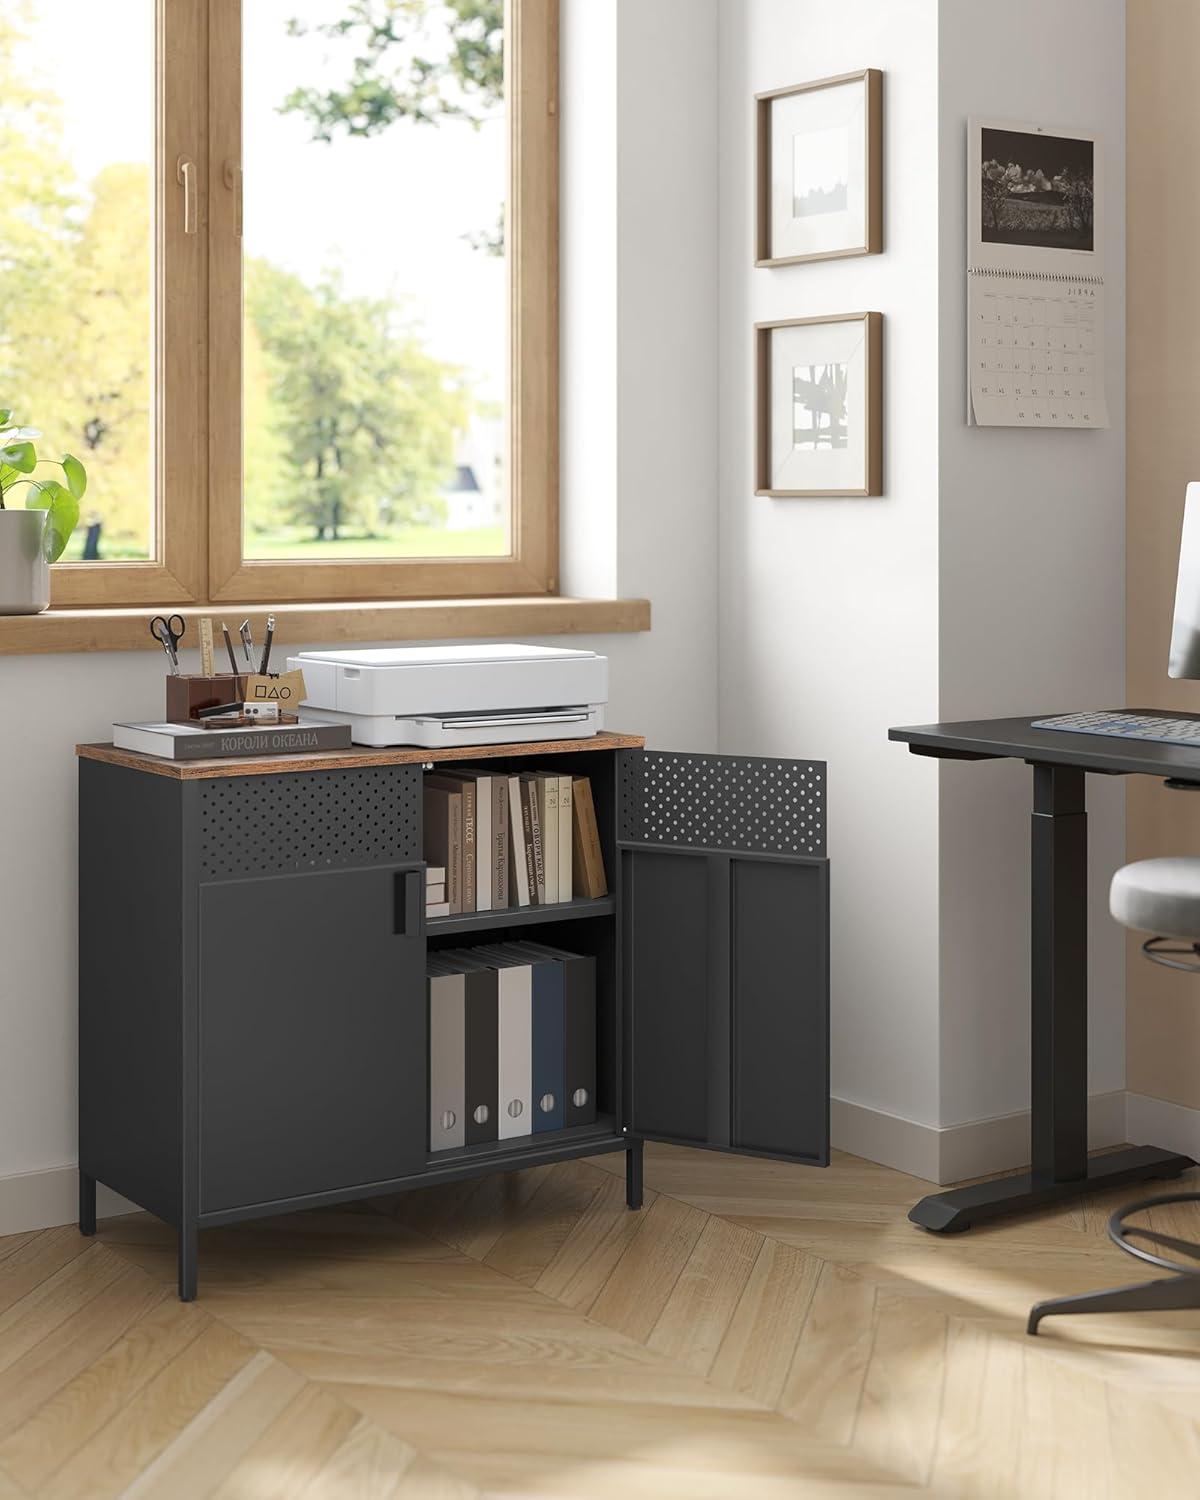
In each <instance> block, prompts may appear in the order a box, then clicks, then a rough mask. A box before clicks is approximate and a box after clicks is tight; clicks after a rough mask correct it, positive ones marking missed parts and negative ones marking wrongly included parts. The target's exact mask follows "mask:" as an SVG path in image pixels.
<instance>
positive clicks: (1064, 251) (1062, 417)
mask: <svg viewBox="0 0 1200 1500" xmlns="http://www.w3.org/2000/svg"><path fill="white" fill-rule="evenodd" d="M967 144H968V149H967V163H968V193H967V207H968V212H967V368H968V379H967V420H968V421H969V422H974V423H977V424H978V425H980V426H986V427H1081V428H1082V427H1107V426H1108V407H1107V403H1106V400H1105V380H1104V372H1105V363H1104V328H1105V298H1104V273H1103V266H1102V263H1101V246H1102V243H1103V241H1102V239H1101V218H1100V212H1099V209H1100V208H1101V206H1102V205H1101V203H1100V197H1099V194H1098V190H1097V184H1098V181H1099V172H1098V168H1099V143H1098V141H1097V138H1096V137H1095V136H1091V135H1084V134H1082V133H1080V132H1073V133H1071V134H1069V135H1066V134H1055V133H1052V132H1050V131H1048V130H1044V129H1043V128H1042V127H1041V126H1038V125H1011V124H993V123H990V122H987V121H982V120H972V121H970V122H969V125H968V139H967Z"/></svg>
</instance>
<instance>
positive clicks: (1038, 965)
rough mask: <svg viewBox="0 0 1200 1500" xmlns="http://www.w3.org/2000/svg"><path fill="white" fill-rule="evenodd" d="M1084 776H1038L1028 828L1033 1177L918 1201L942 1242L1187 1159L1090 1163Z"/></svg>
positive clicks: (1120, 1154)
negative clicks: (977, 1226) (991, 1222)
mask: <svg viewBox="0 0 1200 1500" xmlns="http://www.w3.org/2000/svg"><path fill="white" fill-rule="evenodd" d="M1083 778H1084V772H1083V771H1082V770H1079V769H1078V768H1077V767H1074V766H1041V765H1035V766H1034V768H1033V816H1032V820H1031V828H1030V858H1031V872H1030V873H1031V881H1030V887H1031V901H1030V938H1031V942H1030V953H1031V970H1030V976H1029V978H1030V1004H1031V1017H1030V1021H1031V1049H1032V1052H1031V1058H1030V1078H1031V1090H1030V1093H1031V1098H1030V1113H1031V1122H1030V1135H1031V1141H1030V1146H1031V1153H1030V1154H1031V1156H1032V1160H1033V1168H1032V1171H1029V1172H1024V1173H1022V1174H1021V1175H1020V1176H1019V1177H1004V1178H1001V1179H999V1180H996V1181H991V1182H980V1183H976V1184H975V1185H974V1186H972V1187H967V1188H952V1189H951V1190H950V1191H949V1192H948V1193H932V1194H931V1195H930V1196H929V1197H928V1198H922V1199H921V1201H920V1203H918V1204H917V1205H916V1206H915V1207H914V1208H913V1209H912V1210H911V1211H910V1213H909V1216H908V1217H909V1218H910V1219H911V1220H912V1221H913V1223H914V1224H919V1225H920V1226H921V1227H922V1228H923V1229H931V1230H934V1231H936V1232H938V1233H942V1234H951V1233H955V1232H956V1231H959V1230H963V1229H969V1228H970V1227H971V1225H972V1224H978V1223H982V1222H983V1221H985V1220H987V1219H995V1218H999V1217H1001V1216H1003V1215H1006V1214H1017V1213H1026V1212H1029V1211H1030V1210H1033V1209H1037V1208H1043V1207H1046V1206H1048V1205H1050V1204H1053V1203H1056V1202H1059V1201H1060V1200H1062V1199H1064V1198H1077V1197H1080V1196H1082V1195H1083V1194H1084V1193H1088V1192H1095V1191H1098V1190H1100V1189H1101V1188H1108V1187H1119V1186H1121V1185H1123V1184H1124V1183H1127V1182H1142V1181H1144V1180H1145V1179H1147V1178H1150V1177H1177V1176H1178V1175H1179V1174H1180V1172H1182V1171H1184V1170H1186V1169H1187V1168H1188V1167H1191V1166H1194V1165H1195V1163H1194V1162H1193V1161H1192V1159H1191V1157H1188V1156H1179V1155H1177V1154H1176V1153H1174V1152H1170V1151H1160V1150H1159V1149H1158V1148H1157V1147H1155V1146H1134V1147H1131V1148H1129V1149H1128V1150H1125V1151H1116V1152H1112V1153H1110V1154H1109V1155H1106V1156H1101V1157H1097V1158H1096V1159H1095V1160H1092V1161H1089V1160H1088V1154H1087V813H1086V811H1085V809H1084V782H1083Z"/></svg>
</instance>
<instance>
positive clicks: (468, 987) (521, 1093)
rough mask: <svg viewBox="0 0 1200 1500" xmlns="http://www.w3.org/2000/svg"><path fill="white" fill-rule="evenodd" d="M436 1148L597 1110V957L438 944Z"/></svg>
mask: <svg viewBox="0 0 1200 1500" xmlns="http://www.w3.org/2000/svg"><path fill="white" fill-rule="evenodd" d="M426 983H427V993H428V1001H429V1149H430V1151H431V1152H434V1151H446V1150H450V1149H452V1148H454V1147H463V1146H478V1145H482V1144H484V1143H486V1142H488V1141H495V1140H507V1139H509V1138H510V1137H516V1136H523V1135H534V1134H537V1133H538V1132H541V1131H546V1130H561V1129H563V1128H564V1127H566V1126H569V1125H590V1124H593V1123H594V1122H595V1119H596V960H595V958H594V957H593V956H591V955H590V954H581V953H570V952H566V951H564V950H563V949H561V948H553V947H550V946H548V945H546V944H544V943H517V942H512V943H497V944H493V945H490V946H482V947H477V948H462V949H458V948H455V949H446V950H442V951H441V952H435V953H431V954H429V956H428V959H427V962H426Z"/></svg>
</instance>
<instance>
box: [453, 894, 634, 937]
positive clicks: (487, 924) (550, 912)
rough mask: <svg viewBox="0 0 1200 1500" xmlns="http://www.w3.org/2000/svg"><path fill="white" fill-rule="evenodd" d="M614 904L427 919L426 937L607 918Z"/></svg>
mask: <svg viewBox="0 0 1200 1500" xmlns="http://www.w3.org/2000/svg"><path fill="white" fill-rule="evenodd" d="M616 909H617V904H616V901H615V900H614V898H613V897H612V896H597V897H596V898H595V899H594V900H591V901H562V902H556V903H554V904H552V905H549V906H506V907H500V908H499V909H498V910H495V911H469V912H463V913H462V914H461V915H457V916H453V917H431V918H430V919H429V920H428V921H427V922H426V923H425V931H426V933H427V934H428V935H429V936H430V937H437V936H438V935H439V934H440V933H456V932H486V931H488V930H489V929H491V928H496V927H536V926H538V925H540V924H541V923H543V922H575V921H578V920H579V919H580V918H581V917H610V916H612V914H613V913H614V912H615V911H616Z"/></svg>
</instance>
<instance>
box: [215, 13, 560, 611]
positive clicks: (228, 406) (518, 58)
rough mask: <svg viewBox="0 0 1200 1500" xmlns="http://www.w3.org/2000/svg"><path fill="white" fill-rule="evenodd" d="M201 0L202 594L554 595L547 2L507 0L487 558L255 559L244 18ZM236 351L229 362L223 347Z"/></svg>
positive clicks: (553, 212)
mask: <svg viewBox="0 0 1200 1500" xmlns="http://www.w3.org/2000/svg"><path fill="white" fill-rule="evenodd" d="M242 3H243V0H210V5H211V11H210V16H211V20H210V37H209V74H210V80H211V82H210V98H211V99H212V110H211V113H210V119H209V132H208V151H209V160H210V162H211V163H212V171H211V173H210V174H209V182H210V185H211V192H210V198H209V254H208V316H209V347H210V349H211V350H213V351H218V350H219V351H221V357H220V358H217V357H216V355H215V353H214V356H213V357H212V359H211V360H210V369H209V385H208V406H209V432H210V434H211V437H210V443H209V450H208V473H209V509H208V556H209V567H210V572H209V580H208V581H209V599H210V600H212V601H213V602H214V603H216V602H224V601H253V600H257V599H271V600H290V601H296V602H299V601H320V600H343V599H344V600H354V599H387V598H408V599H420V598H456V597H465V596H473V595H474V596H492V595H536V594H553V593H555V592H556V591H557V588H558V0H507V4H506V13H505V69H506V78H505V85H506V86H505V94H506V99H507V105H508V118H509V160H510V166H509V196H508V210H507V216H506V224H507V233H506V242H507V243H506V248H507V253H508V258H509V361H510V368H509V383H508V384H509V389H508V402H507V406H508V426H509V443H508V451H509V461H508V475H509V498H510V504H511V537H512V551H511V553H510V554H509V555H508V556H504V557H494V558H420V559H413V560H406V559H386V560H381V559H377V558H371V559H362V560H352V559H337V560H329V561H319V560H312V561H309V560H302V559H297V560H295V561H290V560H289V561H273V562H256V561H248V560H246V559H244V558H243V556H242V473H241V448H242V444H241V440H240V439H241V431H242V363H241V358H240V350H241V339H242V250H241V238H240V218H241V206H240V187H241V168H240V161H241V102H242V81H241V68H240V57H241V10H242ZM234 350H236V351H238V355H239V357H237V358H232V357H230V351H234Z"/></svg>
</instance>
